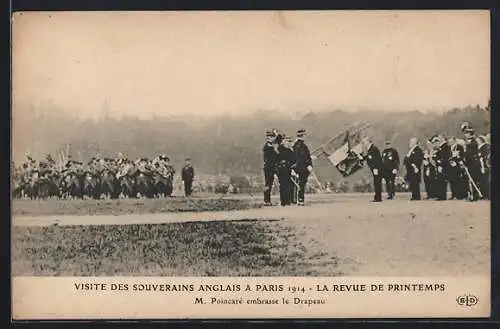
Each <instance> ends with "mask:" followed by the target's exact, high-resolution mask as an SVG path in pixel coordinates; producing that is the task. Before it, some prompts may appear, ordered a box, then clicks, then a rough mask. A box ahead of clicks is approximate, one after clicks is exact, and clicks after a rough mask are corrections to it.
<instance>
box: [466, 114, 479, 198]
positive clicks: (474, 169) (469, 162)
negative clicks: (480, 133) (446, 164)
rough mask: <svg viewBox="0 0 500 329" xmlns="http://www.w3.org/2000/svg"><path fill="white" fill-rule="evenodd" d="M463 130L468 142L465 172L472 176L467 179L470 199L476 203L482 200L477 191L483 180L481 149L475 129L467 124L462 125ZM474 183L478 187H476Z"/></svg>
mask: <svg viewBox="0 0 500 329" xmlns="http://www.w3.org/2000/svg"><path fill="white" fill-rule="evenodd" d="M461 128H462V131H463V133H464V135H465V142H466V145H465V154H464V167H465V168H464V170H467V171H468V172H469V175H470V177H467V179H468V186H469V189H468V191H469V199H470V200H471V201H476V200H478V199H479V198H480V196H479V192H478V191H477V189H476V187H477V188H479V181H480V180H481V163H480V158H479V148H478V145H477V140H476V136H475V130H474V128H472V127H471V126H470V124H469V123H467V122H465V123H463V124H462V125H461ZM471 179H472V181H471ZM473 183H474V184H475V185H476V186H474V184H473Z"/></svg>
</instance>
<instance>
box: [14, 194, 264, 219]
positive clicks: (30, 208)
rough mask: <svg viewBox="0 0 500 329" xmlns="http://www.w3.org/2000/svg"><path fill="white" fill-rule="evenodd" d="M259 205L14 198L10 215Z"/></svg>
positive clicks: (183, 200) (214, 201)
mask: <svg viewBox="0 0 500 329" xmlns="http://www.w3.org/2000/svg"><path fill="white" fill-rule="evenodd" d="M259 207H261V204H260V203H257V202H254V201H253V200H252V199H249V198H242V199H236V198H220V197H216V196H213V197H210V198H190V199H187V198H182V197H178V198H169V199H120V200H41V201H32V200H14V201H13V203H12V215H13V216H47V215H75V216H79V215H124V214H153V213H163V212H199V211H222V210H242V209H251V208H259Z"/></svg>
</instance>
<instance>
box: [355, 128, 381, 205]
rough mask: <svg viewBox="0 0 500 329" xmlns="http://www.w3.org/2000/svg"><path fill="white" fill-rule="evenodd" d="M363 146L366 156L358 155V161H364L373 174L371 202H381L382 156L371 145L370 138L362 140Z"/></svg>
mask: <svg viewBox="0 0 500 329" xmlns="http://www.w3.org/2000/svg"><path fill="white" fill-rule="evenodd" d="M363 146H364V149H365V150H366V154H365V155H364V156H363V155H360V159H362V160H365V161H366V163H367V164H368V167H369V168H370V170H371V172H372V174H373V187H374V189H375V196H374V198H373V202H381V201H382V172H381V171H382V156H381V155H380V151H379V149H378V148H377V147H376V146H375V145H374V144H373V142H372V140H371V138H369V137H365V138H364V139H363Z"/></svg>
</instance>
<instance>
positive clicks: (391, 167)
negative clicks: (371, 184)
mask: <svg viewBox="0 0 500 329" xmlns="http://www.w3.org/2000/svg"><path fill="white" fill-rule="evenodd" d="M399 164H400V160H399V153H398V151H397V150H396V149H395V148H393V147H392V146H391V142H390V141H386V142H385V148H384V150H383V151H382V178H383V179H384V180H385V185H386V190H387V194H388V196H387V199H389V200H392V199H394V196H395V195H396V186H395V184H394V183H395V180H396V175H397V173H398V169H399Z"/></svg>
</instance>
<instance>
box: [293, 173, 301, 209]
mask: <svg viewBox="0 0 500 329" xmlns="http://www.w3.org/2000/svg"><path fill="white" fill-rule="evenodd" d="M292 183H293V184H294V185H295V189H294V190H295V192H296V193H294V194H295V203H296V204H297V205H298V204H299V188H300V187H299V183H298V182H297V180H296V179H295V177H294V176H292Z"/></svg>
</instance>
